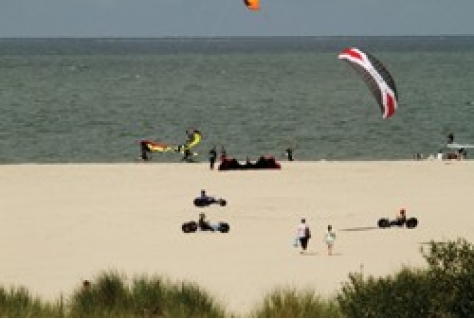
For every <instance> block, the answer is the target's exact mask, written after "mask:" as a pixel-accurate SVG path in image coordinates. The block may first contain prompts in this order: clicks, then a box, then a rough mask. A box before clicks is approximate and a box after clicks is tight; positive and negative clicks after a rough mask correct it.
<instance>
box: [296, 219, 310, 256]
mask: <svg viewBox="0 0 474 319" xmlns="http://www.w3.org/2000/svg"><path fill="white" fill-rule="evenodd" d="M296 236H297V237H298V239H299V241H300V246H301V252H300V253H301V254H304V253H305V252H306V249H307V248H308V242H309V240H310V238H311V230H310V229H309V226H308V225H307V224H306V219H305V218H302V219H301V224H299V226H298V229H297V234H296Z"/></svg>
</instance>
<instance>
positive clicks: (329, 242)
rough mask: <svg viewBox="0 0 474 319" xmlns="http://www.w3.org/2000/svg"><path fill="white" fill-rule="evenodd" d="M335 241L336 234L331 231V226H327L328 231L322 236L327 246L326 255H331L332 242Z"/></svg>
mask: <svg viewBox="0 0 474 319" xmlns="http://www.w3.org/2000/svg"><path fill="white" fill-rule="evenodd" d="M335 240H336V233H335V232H334V231H333V230H332V226H331V225H328V231H327V232H326V234H325V235H324V241H325V242H326V245H327V246H328V255H329V256H331V255H332V249H333V247H334V241H335Z"/></svg>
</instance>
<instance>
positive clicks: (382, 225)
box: [377, 218, 390, 228]
mask: <svg viewBox="0 0 474 319" xmlns="http://www.w3.org/2000/svg"><path fill="white" fill-rule="evenodd" d="M377 225H378V226H379V228H388V227H390V221H389V220H388V219H387V218H380V219H379V222H378V224H377Z"/></svg>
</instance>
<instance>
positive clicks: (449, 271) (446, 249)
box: [337, 239, 474, 317]
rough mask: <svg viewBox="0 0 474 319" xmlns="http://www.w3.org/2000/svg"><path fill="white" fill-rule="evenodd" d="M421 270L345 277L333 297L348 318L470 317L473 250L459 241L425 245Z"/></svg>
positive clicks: (473, 286) (473, 299)
mask: <svg viewBox="0 0 474 319" xmlns="http://www.w3.org/2000/svg"><path fill="white" fill-rule="evenodd" d="M422 254H423V256H424V258H425V260H426V261H427V263H428V268H427V269H423V270H414V269H408V268H405V269H402V270H401V271H399V272H398V273H396V274H395V275H392V276H386V277H383V278H374V277H371V276H369V277H367V278H364V277H363V276H362V275H361V274H350V276H349V282H348V283H345V284H344V286H343V288H342V291H341V292H340V293H339V294H338V296H337V301H338V303H339V306H340V308H341V311H342V313H343V314H344V315H346V316H348V317H473V316H474V267H473V266H474V249H473V246H472V245H471V244H469V243H468V242H467V241H465V240H463V239H459V240H457V241H455V242H434V241H432V242H430V245H429V248H428V252H423V251H422Z"/></svg>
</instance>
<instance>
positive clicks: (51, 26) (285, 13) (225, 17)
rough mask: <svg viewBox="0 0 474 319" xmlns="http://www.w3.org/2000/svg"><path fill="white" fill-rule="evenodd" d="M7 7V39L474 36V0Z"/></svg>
mask: <svg viewBox="0 0 474 319" xmlns="http://www.w3.org/2000/svg"><path fill="white" fill-rule="evenodd" d="M261 6H262V8H261V10H260V11H259V12H251V11H249V10H247V9H246V8H245V6H244V5H243V1H242V0H0V37H163V36H212V37H213V36H334V35H337V36H344V35H474V17H473V16H474V0H261Z"/></svg>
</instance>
